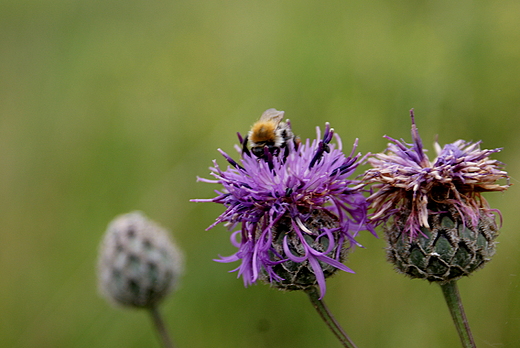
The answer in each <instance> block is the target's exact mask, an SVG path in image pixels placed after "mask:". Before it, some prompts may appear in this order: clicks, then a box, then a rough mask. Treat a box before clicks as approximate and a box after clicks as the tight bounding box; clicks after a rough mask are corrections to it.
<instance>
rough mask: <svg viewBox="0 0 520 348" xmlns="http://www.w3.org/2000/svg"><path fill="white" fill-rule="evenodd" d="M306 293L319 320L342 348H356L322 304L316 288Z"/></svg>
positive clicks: (323, 303)
mask: <svg viewBox="0 0 520 348" xmlns="http://www.w3.org/2000/svg"><path fill="white" fill-rule="evenodd" d="M306 293H307V295H309V299H310V300H311V303H312V305H313V306H314V308H316V310H317V311H318V314H319V315H320V317H321V319H323V321H324V322H325V324H327V326H328V327H329V329H330V330H331V331H332V332H333V333H334V335H336V337H337V338H338V340H339V341H340V342H341V344H342V345H343V347H347V348H356V345H355V344H354V342H352V341H351V340H350V338H349V337H348V336H347V334H346V333H345V331H343V328H342V327H341V326H340V325H339V323H338V322H337V321H336V319H334V317H333V316H332V314H331V313H330V311H329V309H328V308H327V306H326V305H325V302H323V300H320V294H319V292H318V289H317V288H316V287H311V288H310V289H308V290H306Z"/></svg>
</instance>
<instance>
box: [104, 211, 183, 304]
mask: <svg viewBox="0 0 520 348" xmlns="http://www.w3.org/2000/svg"><path fill="white" fill-rule="evenodd" d="M181 271H182V255H181V252H180V251H179V250H178V248H177V247H176V246H175V244H174V243H172V242H171V240H170V238H169V237H168V232H167V231H166V230H165V229H163V228H162V227H161V226H159V225H157V224H156V223H155V222H153V221H151V220H149V219H148V218H146V216H144V215H143V214H142V213H141V212H132V213H129V214H125V215H121V216H119V217H117V218H115V219H114V220H113V221H112V222H111V223H110V224H109V226H108V229H107V231H106V233H105V237H104V240H103V242H102V244H101V248H100V254H99V262H98V277H99V288H100V290H101V293H102V294H103V295H104V296H105V297H106V298H107V299H108V300H110V301H111V302H114V303H117V304H120V305H124V306H131V307H137V308H145V307H148V308H150V307H153V306H155V305H157V304H158V303H159V302H160V301H161V300H163V299H164V297H165V296H166V295H168V293H170V291H171V290H172V289H173V287H174V286H175V285H176V283H177V281H178V278H179V276H180V273H181Z"/></svg>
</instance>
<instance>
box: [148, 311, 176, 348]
mask: <svg viewBox="0 0 520 348" xmlns="http://www.w3.org/2000/svg"><path fill="white" fill-rule="evenodd" d="M149 309H150V315H151V316H152V321H153V324H154V326H155V329H156V330H157V333H158V334H159V338H160V339H161V342H162V344H163V347H164V348H175V346H174V345H173V342H172V340H171V338H170V335H169V334H168V330H167V329H166V325H165V324H164V320H163V318H162V316H161V313H159V309H158V308H157V306H152V307H150V308H149Z"/></svg>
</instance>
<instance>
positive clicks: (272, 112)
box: [260, 109, 285, 124]
mask: <svg viewBox="0 0 520 348" xmlns="http://www.w3.org/2000/svg"><path fill="white" fill-rule="evenodd" d="M284 114H285V112H284V111H278V110H276V109H268V110H266V111H265V112H264V113H263V114H262V116H260V121H270V122H275V123H276V124H278V123H280V121H282V119H283V115H284Z"/></svg>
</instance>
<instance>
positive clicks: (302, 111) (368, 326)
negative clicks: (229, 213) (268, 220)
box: [0, 0, 520, 348]
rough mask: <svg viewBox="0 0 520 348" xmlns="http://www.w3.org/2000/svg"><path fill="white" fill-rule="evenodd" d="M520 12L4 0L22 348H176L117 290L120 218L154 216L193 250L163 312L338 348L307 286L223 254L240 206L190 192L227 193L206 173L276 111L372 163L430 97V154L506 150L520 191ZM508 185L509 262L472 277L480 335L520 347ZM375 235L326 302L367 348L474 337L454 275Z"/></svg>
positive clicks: (10, 319)
mask: <svg viewBox="0 0 520 348" xmlns="http://www.w3.org/2000/svg"><path fill="white" fill-rule="evenodd" d="M519 16H520V2H518V1H516V0H511V1H479V2H473V1H467V0H462V1H444V0H441V1H376V0H368V1H362V2H360V1H345V0H343V1H337V0H332V1H327V2H322V1H310V0H302V1H298V2H293V1H272V0H267V1H207V2H202V1H163V0H157V1H135V0H127V1H117V0H103V1H100V0H91V1H79V0H78V1H74V0H49V1H34V0H33V1H31V0H18V1H12V0H11V1H0V222H1V226H2V229H1V232H0V346H1V347H159V345H158V340H157V339H156V337H155V334H154V332H153V331H152V330H151V324H150V321H149V318H148V317H147V314H146V313H144V312H136V311H128V310H121V309H114V308H112V307H110V306H109V305H108V304H107V303H106V302H105V301H104V300H103V299H102V298H101V297H100V296H99V295H98V293H97V289H96V276H95V264H96V258H97V249H98V245H99V242H100V240H101V237H102V235H103V233H104V231H105V228H106V226H107V224H108V223H109V221H110V220H111V219H112V218H113V217H114V216H115V215H118V214H121V213H125V212H128V211H131V210H135V209H139V210H143V211H144V212H146V213H147V214H148V216H149V217H150V218H152V219H154V220H156V221H158V222H160V223H161V224H162V225H164V226H166V227H167V228H169V229H170V230H171V231H172V233H173V234H174V236H175V238H176V240H177V241H178V244H179V245H180V246H181V247H182V248H183V250H184V252H185V254H186V273H185V275H184V277H183V279H182V283H181V285H180V288H179V289H178V291H177V292H176V293H175V294H174V296H172V297H170V298H168V300H167V301H166V302H165V303H164V306H163V307H162V310H163V312H164V314H165V316H166V320H167V322H168V326H169V327H170V328H171V330H172V332H173V334H174V336H175V340H176V341H177V343H178V346H179V347H180V348H182V347H275V348H276V347H338V346H339V343H337V342H336V341H335V338H334V337H333V336H332V334H331V333H330V332H329V331H328V329H327V328H326V327H325V325H324V324H323V323H322V322H321V321H320V319H319V318H318V316H317V314H316V313H315V312H314V310H313V309H312V308H311V306H310V304H309V303H308V301H307V299H306V297H305V295H304V294H302V293H282V292H279V291H276V290H274V289H270V288H269V287H268V286H266V285H262V284H259V285H256V286H252V287H250V288H248V289H245V288H244V287H243V285H242V281H241V280H237V279H236V274H234V273H232V274H229V273H227V271H228V270H230V269H232V268H234V267H235V265H230V264H219V263H216V262H213V261H212V259H213V258H215V257H217V256H218V255H219V254H221V255H230V254H231V253H233V252H234V249H233V248H232V247H231V246H230V244H229V239H228V236H229V233H227V232H226V230H225V228H224V227H223V226H218V227H216V228H215V229H213V230H211V231H209V232H206V231H204V229H205V228H206V227H207V226H209V225H210V224H211V223H212V222H213V221H214V219H215V218H216V217H217V215H218V214H220V213H221V212H222V207H220V206H217V205H216V204H207V203H190V202H189V199H191V198H208V197H212V196H213V195H214V194H213V190H214V189H215V188H217V186H216V185H209V184H204V183H196V182H195V179H196V176H197V175H199V176H203V177H208V174H209V170H208V167H209V166H210V165H211V160H213V159H215V158H219V157H220V156H219V154H218V153H217V148H219V147H220V148H222V149H223V150H225V151H228V152H232V151H233V150H232V147H233V144H234V143H235V142H236V135H235V134H236V132H237V131H240V132H242V133H244V132H246V131H247V130H248V129H249V127H250V125H251V124H252V123H253V122H254V121H255V120H256V119H257V118H258V117H259V116H260V115H261V113H262V112H263V111H264V110H266V109H268V108H271V107H274V108H277V109H280V110H285V111H286V116H287V117H289V118H290V119H291V121H292V124H293V130H294V131H295V133H297V134H299V135H300V136H301V137H302V138H304V139H305V138H308V137H313V136H314V134H315V130H314V127H315V126H317V125H320V126H322V125H323V124H324V123H325V122H327V121H328V122H330V123H331V124H332V126H333V127H334V128H335V129H336V131H337V132H338V133H339V134H340V135H341V136H342V140H343V143H344V147H345V148H346V149H347V152H348V151H349V148H350V144H351V143H353V141H354V139H355V138H359V139H360V146H359V150H360V151H362V152H363V153H366V152H369V151H370V152H378V151H381V150H383V149H384V148H385V146H386V140H385V139H383V138H382V136H383V135H384V134H388V135H390V136H392V137H395V138H401V137H403V138H404V139H406V140H410V119H409V114H408V111H409V110H410V109H411V108H412V107H413V108H415V112H416V120H417V124H418V127H419V130H420V132H421V135H422V137H423V140H424V142H425V146H426V147H427V148H430V149H432V146H431V144H432V142H433V140H434V139H435V135H436V134H438V135H439V142H440V143H441V144H443V143H447V142H452V141H455V140H457V139H459V138H463V139H466V140H479V139H482V140H483V147H484V148H495V147H504V150H503V151H502V152H501V153H499V154H497V155H496V156H495V158H498V159H499V160H501V161H503V162H505V163H507V167H506V169H507V170H508V171H509V173H510V175H511V177H512V183H514V184H516V185H518V174H517V172H518V170H519V167H520V157H519V156H518V150H519V148H520V138H519V137H518V135H519V131H520V24H519V23H520V21H519V18H520V17H519ZM219 161H220V163H222V164H223V163H224V161H222V159H221V158H219ZM366 168H367V167H363V168H361V169H366ZM213 186H215V187H213ZM486 197H487V198H488V200H489V202H490V204H491V205H492V207H494V208H497V209H500V210H501V211H502V214H503V220H504V223H503V228H502V230H501V236H500V237H499V242H500V244H499V245H498V250H497V254H496V256H495V257H494V259H493V261H492V262H491V263H489V264H488V265H487V266H486V267H485V268H484V269H483V270H480V271H478V272H476V273H475V274H474V275H473V276H471V277H470V278H467V279H462V280H461V281H460V282H459V286H460V289H461V293H462V296H463V301H464V303H465V305H466V311H467V315H468V317H469V320H470V324H471V325H472V329H473V332H474V336H475V339H476V342H477V344H478V345H479V346H481V347H518V346H519V344H520V287H519V285H520V256H519V251H520V234H519V233H518V230H517V228H518V226H519V225H520V214H518V212H517V211H518V206H517V203H515V202H518V201H519V199H520V197H519V194H518V190H517V186H513V187H512V188H511V189H510V190H509V191H508V192H506V193H504V194H501V193H491V194H488V195H487V196H486ZM515 226H517V228H515ZM360 242H361V243H362V244H364V245H365V247H366V248H365V249H357V250H356V251H355V253H353V254H352V255H351V257H350V259H349V260H348V262H347V265H348V266H349V267H351V268H353V269H354V270H355V271H356V272H357V273H356V274H345V273H344V274H338V275H337V276H335V277H334V278H332V279H330V280H329V282H328V293H327V296H326V301H327V303H328V305H329V307H331V309H332V310H333V312H334V313H335V315H336V316H337V319H338V320H339V322H340V323H342V324H343V326H344V327H345V328H346V330H347V332H348V333H349V335H350V336H351V337H352V339H353V340H354V341H355V342H356V343H357V345H358V346H359V347H400V348H402V347H405V348H408V347H457V346H459V343H458V342H459V341H458V337H457V334H456V332H455V329H454V328H453V326H452V323H451V319H450V316H449V313H448V310H447V308H446V305H445V303H444V300H443V298H442V294H441V291H440V290H439V289H438V286H437V285H435V284H431V285H430V284H428V283H427V282H425V281H420V280H409V279H407V278H405V277H403V276H401V275H398V274H396V273H395V272H394V271H393V270H392V267H391V266H390V265H389V264H388V263H386V261H385V253H384V249H383V248H384V244H385V243H384V239H383V238H380V239H375V238H373V237H371V236H369V235H368V234H364V235H363V236H362V237H361V238H360Z"/></svg>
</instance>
